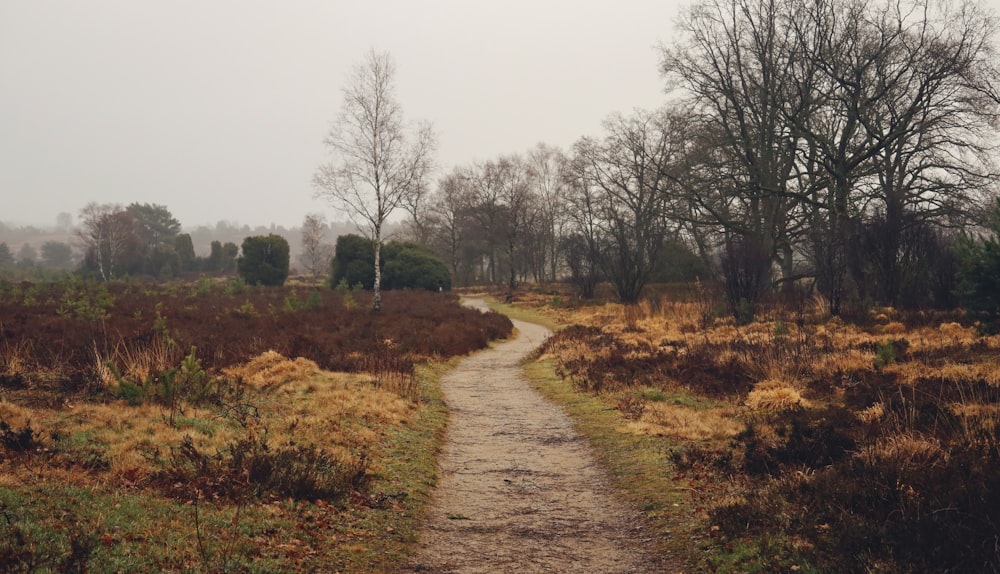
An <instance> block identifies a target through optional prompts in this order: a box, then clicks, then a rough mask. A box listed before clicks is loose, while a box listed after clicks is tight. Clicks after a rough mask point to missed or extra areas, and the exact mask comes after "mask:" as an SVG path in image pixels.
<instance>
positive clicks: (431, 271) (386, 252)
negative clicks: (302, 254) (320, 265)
mask: <svg viewBox="0 0 1000 574" xmlns="http://www.w3.org/2000/svg"><path fill="white" fill-rule="evenodd" d="M330 284H331V286H332V287H337V286H338V285H340V284H346V285H348V286H350V287H353V286H355V285H361V286H362V287H364V288H365V289H371V288H372V286H373V285H374V284H375V248H374V247H373V246H372V242H371V240H369V239H367V238H364V237H361V236H359V235H341V236H340V237H338V238H337V245H336V247H335V248H334V257H333V262H332V275H331V278H330ZM382 289H426V290H428V291H438V290H449V289H451V274H450V273H449V272H448V267H447V266H446V265H445V264H444V262H443V261H441V260H440V259H439V258H438V257H437V256H436V255H434V254H433V253H432V252H431V251H429V250H428V249H426V248H425V247H422V246H420V245H418V244H416V243H409V242H399V241H390V242H388V243H386V244H385V245H383V246H382Z"/></svg>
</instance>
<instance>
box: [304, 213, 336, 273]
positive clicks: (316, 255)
mask: <svg viewBox="0 0 1000 574" xmlns="http://www.w3.org/2000/svg"><path fill="white" fill-rule="evenodd" d="M326 230H327V224H326V216H325V215H323V214H322V213H309V214H306V216H305V217H304V218H303V219H302V253H301V254H300V255H299V262H300V263H302V266H303V267H304V268H305V270H306V271H308V272H309V274H310V275H314V276H316V275H322V274H323V273H324V272H325V271H327V268H328V267H329V265H330V259H331V258H332V257H333V245H331V244H329V243H324V242H323V239H324V238H325V235H326Z"/></svg>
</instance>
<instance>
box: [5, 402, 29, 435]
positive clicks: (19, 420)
mask: <svg viewBox="0 0 1000 574" xmlns="http://www.w3.org/2000/svg"><path fill="white" fill-rule="evenodd" d="M32 419H33V417H32V412H31V411H30V410H28V409H27V408H25V407H22V406H20V405H16V404H14V403H11V402H8V401H5V400H0V421H4V422H6V423H7V424H8V425H10V426H11V428H23V427H24V426H25V425H27V424H28V422H30V421H31V420H32Z"/></svg>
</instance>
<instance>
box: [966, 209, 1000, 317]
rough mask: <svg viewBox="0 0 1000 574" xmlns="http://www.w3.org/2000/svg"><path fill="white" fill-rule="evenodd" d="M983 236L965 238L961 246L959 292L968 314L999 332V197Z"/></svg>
mask: <svg viewBox="0 0 1000 574" xmlns="http://www.w3.org/2000/svg"><path fill="white" fill-rule="evenodd" d="M987 227H988V229H987V234H986V235H985V236H983V237H965V238H964V240H963V241H962V244H961V248H960V251H959V253H960V265H959V286H958V292H959V296H960V298H961V301H962V306H963V307H965V311H966V313H968V314H969V316H971V317H973V318H974V319H976V320H977V321H979V327H980V330H981V331H983V332H985V333H997V332H1000V199H998V200H997V206H996V208H995V210H994V213H993V219H992V221H991V222H990V224H989V225H988V226H987Z"/></svg>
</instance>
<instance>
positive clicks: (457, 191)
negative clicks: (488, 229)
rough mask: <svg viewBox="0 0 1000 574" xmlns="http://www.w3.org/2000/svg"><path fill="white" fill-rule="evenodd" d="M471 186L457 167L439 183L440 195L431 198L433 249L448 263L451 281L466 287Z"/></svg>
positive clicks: (438, 193) (466, 176)
mask: <svg viewBox="0 0 1000 574" xmlns="http://www.w3.org/2000/svg"><path fill="white" fill-rule="evenodd" d="M468 186H469V178H468V175H467V174H466V173H465V171H464V170H462V169H459V168H455V169H454V170H453V171H452V172H451V173H449V174H448V175H446V176H444V177H442V178H441V179H440V181H438V186H437V192H436V193H435V194H434V196H433V197H432V198H431V202H430V208H429V211H430V217H429V218H430V220H431V221H432V222H433V223H432V224H431V225H430V226H431V227H432V228H433V230H434V232H433V241H432V243H433V246H434V249H435V250H436V251H437V253H438V254H439V255H440V256H441V257H442V258H443V259H444V260H445V261H447V262H448V267H449V269H450V271H451V277H452V281H455V282H459V283H460V284H463V285H464V284H466V282H467V280H468V277H461V275H462V274H461V271H462V265H463V260H464V258H463V257H462V254H463V251H464V250H465V247H466V242H467V236H466V229H467V227H468V224H467V220H468V219H469V218H468V206H469V189H468Z"/></svg>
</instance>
